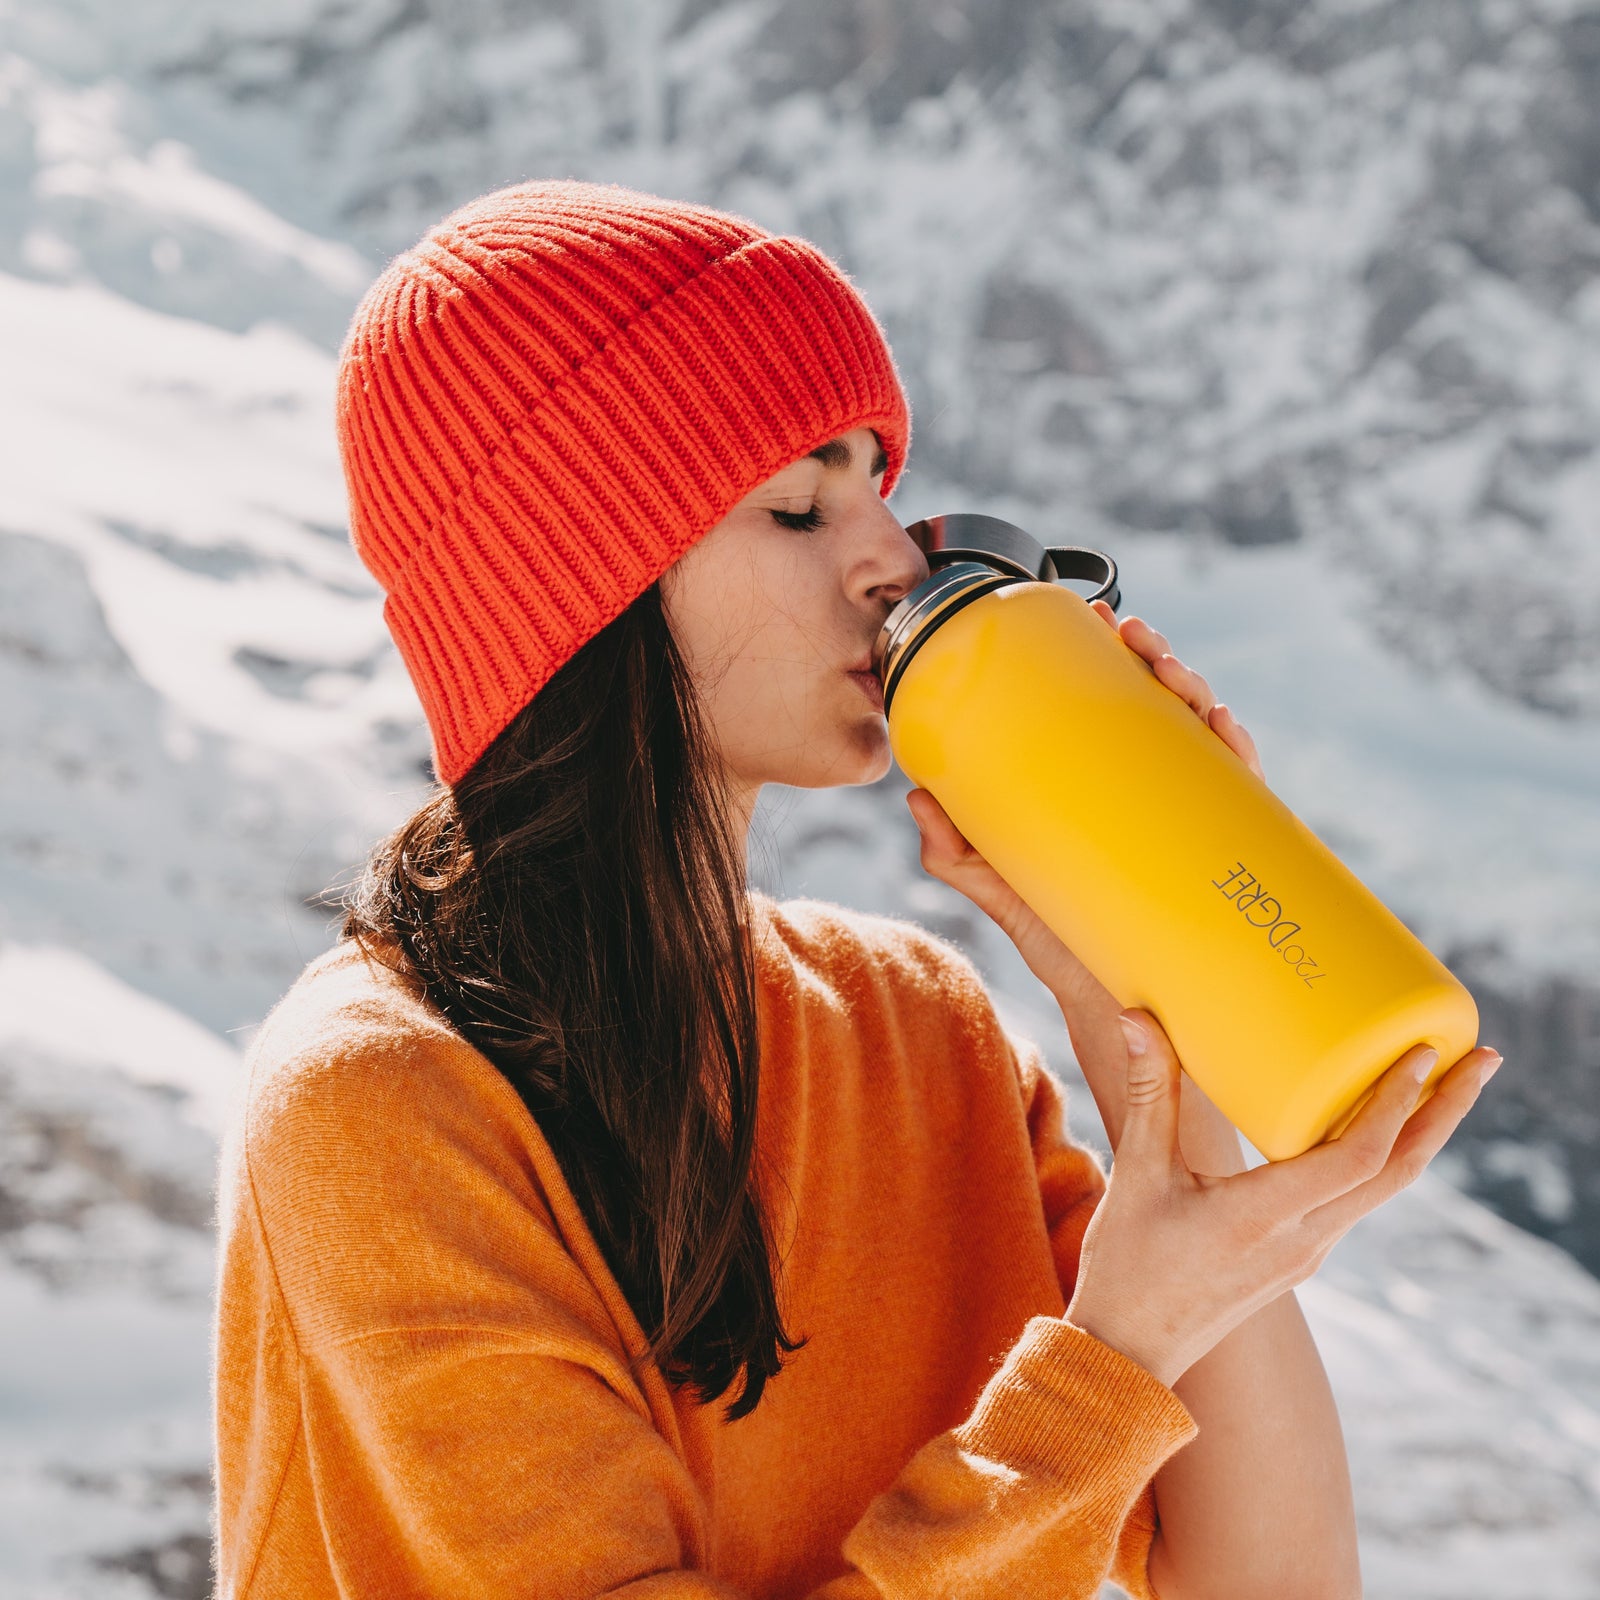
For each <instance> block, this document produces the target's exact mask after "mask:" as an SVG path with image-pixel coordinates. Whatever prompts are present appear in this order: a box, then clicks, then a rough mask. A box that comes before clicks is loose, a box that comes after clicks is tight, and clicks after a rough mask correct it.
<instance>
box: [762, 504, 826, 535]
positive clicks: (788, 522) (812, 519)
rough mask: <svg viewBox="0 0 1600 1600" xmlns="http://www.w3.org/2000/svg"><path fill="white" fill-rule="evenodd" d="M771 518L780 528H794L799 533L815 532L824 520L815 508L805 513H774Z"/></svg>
mask: <svg viewBox="0 0 1600 1600" xmlns="http://www.w3.org/2000/svg"><path fill="white" fill-rule="evenodd" d="M771 516H772V520H773V521H774V522H776V523H777V524H778V526H779V527H780V528H795V529H798V530H799V531H800V532H801V533H813V532H815V531H816V530H817V529H818V528H820V527H821V526H822V524H823V522H824V521H825V520H826V519H825V518H824V517H823V515H822V513H821V512H820V511H819V510H818V509H817V508H816V507H815V506H812V507H810V508H809V509H808V510H806V511H774V512H772V513H771Z"/></svg>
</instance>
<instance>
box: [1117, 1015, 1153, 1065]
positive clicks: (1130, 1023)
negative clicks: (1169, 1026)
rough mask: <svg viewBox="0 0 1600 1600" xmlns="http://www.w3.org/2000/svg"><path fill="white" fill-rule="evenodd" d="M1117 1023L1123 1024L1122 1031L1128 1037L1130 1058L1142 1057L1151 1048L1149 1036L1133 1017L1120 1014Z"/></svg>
mask: <svg viewBox="0 0 1600 1600" xmlns="http://www.w3.org/2000/svg"><path fill="white" fill-rule="evenodd" d="M1117 1021H1118V1022H1120V1023H1121V1024H1122V1031H1123V1033H1124V1034H1126V1035H1127V1038H1128V1054H1129V1055H1130V1056H1142V1055H1143V1054H1144V1053H1145V1051H1146V1050H1147V1049H1148V1048H1149V1046H1150V1036H1149V1034H1147V1033H1146V1032H1145V1031H1144V1029H1143V1028H1142V1027H1140V1026H1139V1024H1138V1023H1137V1022H1135V1021H1134V1020H1133V1018H1132V1017H1124V1016H1121V1015H1120V1014H1119V1015H1118V1017H1117Z"/></svg>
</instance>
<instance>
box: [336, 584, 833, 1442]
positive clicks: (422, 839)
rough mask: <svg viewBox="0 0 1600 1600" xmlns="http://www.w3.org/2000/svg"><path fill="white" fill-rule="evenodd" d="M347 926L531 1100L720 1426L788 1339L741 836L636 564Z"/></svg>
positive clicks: (393, 848) (388, 843)
mask: <svg viewBox="0 0 1600 1600" xmlns="http://www.w3.org/2000/svg"><path fill="white" fill-rule="evenodd" d="M342 903H343V906H344V909H345V917H344V924H343V929H342V931H343V934H344V936H345V937H346V938H353V939H356V940H358V941H360V943H361V944H362V946H363V947H364V948H365V949H367V950H368V951H369V953H371V954H373V955H374V956H376V957H377V958H378V959H381V960H385V961H387V963H388V964H389V965H390V966H391V967H394V968H396V970H400V971H403V972H405V973H407V974H409V975H411V976H413V977H414V978H415V979H416V980H417V981H419V982H420V984H421V985H422V987H423V989H424V991H425V993H426V994H427V996H428V998H429V999H430V1000H431V1001H432V1003H433V1004H434V1005H435V1006H436V1007H437V1008H438V1009H439V1010H440V1011H441V1012H442V1013H443V1014H444V1016H445V1017H446V1019H447V1020H448V1021H449V1022H450V1023H451V1024H452V1025H453V1026H454V1027H455V1028H456V1029H457V1031H458V1032H460V1033H461V1034H462V1035H464V1036H465V1037H466V1039H467V1040H468V1041H470V1042H471V1043H472V1044H473V1045H475V1046H476V1047H477V1048H478V1049H479V1050H481V1051H482V1052H483V1053H484V1055H486V1056H487V1057H488V1058H489V1060H490V1061H491V1062H493V1063H494V1065H495V1066H496V1067H497V1068H498V1069H499V1070H500V1071H501V1072H502V1073H503V1074H504V1075H505V1077H506V1078H507V1080H508V1081H509V1082H510V1083H511V1085H512V1086H513V1087H514V1088H515V1089H516V1091H517V1093H518V1094H519V1095H520V1096H521V1098H522V1101H523V1103H524V1104H525V1105H526V1106H527V1108H528V1110H529V1111H530V1112H531V1113H532V1114H533V1115H534V1117H535V1118H536V1119H537V1121H538V1124H539V1128H540V1131H541V1132H542V1133H543V1134H544V1136H545V1138H546V1139H547V1140H548V1141H549V1143H550V1146H551V1148H552V1149H553V1151H554V1152H555V1155H556V1158H557V1160H558V1161H559V1162H560V1165H561V1169H562V1172H563V1174H564V1176H565V1177H566V1179H567V1181H568V1184H569V1186H570V1187H571V1189H572V1192H573V1194H574V1196H575V1197H576V1199H577V1201H578V1204H579V1206H580V1207H581V1209H582V1211H583V1214H584V1218H585V1220H586V1221H587V1223H588V1225H589V1228H590V1230H591V1232H592V1233H593V1234H594V1237H595V1240H596V1242H597V1243H598V1244H599V1246H600V1249H601V1251H602V1253H603V1254H604V1256H605V1258H606V1262H607V1264H608V1265H609V1266H610V1268H611V1270H612V1272H613V1274H614V1275H615V1277H616V1279H617V1281H618V1283H619V1284H620V1285H621V1287H622V1289H623V1292H624V1293H625V1294H626V1295H627V1297H628V1302H629V1304H630V1305H631V1306H632V1307H633V1310H634V1312H635V1314H636V1315H637V1317H638V1319H639V1323H640V1326H641V1327H642V1328H643V1329H644V1330H645V1332H646V1334H647V1336H648V1338H649V1341H650V1345H649V1349H648V1351H647V1352H645V1354H644V1355H643V1356H642V1357H641V1358H640V1359H641V1360H655V1361H657V1362H658V1363H659V1364H660V1365H661V1368H662V1371H663V1373H664V1375H665V1376H666V1377H667V1378H668V1380H669V1381H671V1382H674V1383H689V1382H692V1383H693V1384H694V1385H695V1387H696V1389H697V1391H698V1397H699V1399H700V1401H701V1402H702V1403H709V1402H710V1401H712V1400H714V1399H716V1398H717V1397H718V1396H719V1395H721V1394H723V1393H725V1392H726V1391H727V1389H728V1388H729V1387H730V1386H731V1384H732V1383H733V1380H734V1378H735V1377H736V1376H737V1375H738V1374H739V1372H740V1371H741V1370H742V1371H743V1373H744V1387H743V1390H742V1392H741V1393H740V1395H739V1397H738V1399H737V1400H736V1401H734V1402H733V1403H732V1404H731V1405H730V1406H729V1407H728V1408H727V1410H726V1412H725V1416H726V1418H727V1420H728V1421H730V1422H732V1421H735V1420H737V1419H738V1418H740V1417H743V1416H747V1415H748V1414H749V1413H750V1412H751V1411H753V1410H754V1409H755V1407H756V1405H757V1403H758V1402H759V1401H760V1399H761V1393H762V1389H763V1388H764V1386H765V1384H766V1380H767V1379H768V1378H770V1377H772V1376H774V1375H775V1374H776V1373H777V1372H778V1370H779V1367H780V1365H781V1360H782V1358H781V1356H780V1353H779V1352H780V1349H781V1350H783V1351H793V1350H797V1349H799V1348H800V1346H801V1345H802V1344H804V1343H805V1341H804V1340H803V1339H802V1340H799V1341H791V1340H790V1339H789V1338H788V1337H787V1335H786V1334H785V1332H784V1329H783V1325H782V1322H781V1320H780V1316H779V1312H778V1306H777V1294H776V1286H775V1283H774V1276H773V1268H772V1264H771V1259H770V1242H769V1238H768V1234H767V1227H766V1220H765V1218H764V1216H763V1214H762V1210H761V1207H760V1204H759V1202H758V1199H757V1195H756V1190H755V1183H754V1170H755V1169H754V1163H755V1149H756V1146H755V1131H756V1102H757V1087H758V1083H759V1078H760V1060H759V1049H758V1035H757V1028H756V1004H755V976H754V958H753V955H752V951H751V947H750V929H749V926H748V920H747V913H746V909H745V907H746V901H745V868H744V858H743V841H742V840H738V839H736V838H735V836H734V830H733V829H732V827H731V824H730V813H729V808H728V805H727V801H726V796H725V792H724V790H723V788H722V786H721V776H720V765H719V763H718V762H717V761H716V760H715V758H714V755H713V752H712V747H711V745H710V742H709V737H708V732H707V729H706V727H705V725H704V722H703V719H702V716H701V713H700V710H699V703H698V700H697V698H696V695H695V690H694V684H693V680H692V677H691V675H690V673H689V670H688V667H687V664H686V663H685V661H684V660H683V657H682V656H681V654H680V653H679V651H678V649H677V647H676V645H675V642H674V640H673V637H672V632H671V629H670V627H669V625H668V620H667V618H666V616H665V614H664V612H663V609H662V605H661V597H660V591H659V589H658V588H657V587H656V586H655V585H652V586H651V587H650V588H649V589H648V590H646V591H645V592H644V594H643V595H641V596H640V598H639V599H637V600H636V601H634V603H633V604H632V605H630V606H628V608H627V609H626V610H624V611H623V612H622V614H621V615H620V616H618V617H617V618H616V619H615V620H614V621H613V622H611V623H610V624H608V625H607V626H606V627H605V628H604V629H602V630H601V632H600V633H599V634H598V635H596V636H595V637H594V638H593V639H591V640H590V641H589V642H588V643H587V644H586V645H585V646H584V647H583V648H582V649H581V650H579V651H578V653H577V654H576V655H574V656H573V657H572V658H571V659H570V660H569V661H567V662H566V663H565V664H564V665H563V666H562V667H561V669H560V670H559V671H558V672H557V673H556V675H555V676H554V677H553V678H552V679H551V680H550V681H549V682H548V683H547V684H546V685H545V686H544V687H543V688H542V689H540V691H539V692H538V693H537V694H536V695H535V696H534V697H533V699H532V701H530V702H529V704H528V705H527V706H526V707H524V709H523V710H522V711H521V712H520V713H519V714H518V715H517V717H516V718H515V719H514V720H513V721H512V722H511V723H510V725H509V726H508V727H507V728H506V729H505V730H504V731H503V732H502V733H501V734H500V735H499V737H498V738H497V739H496V740H495V741H494V743H493V744H492V745H491V746H490V747H489V749H488V751H487V752H486V753H485V754H484V755H483V756H481V757H480V758H479V759H478V760H477V762H476V763H475V764H474V765H473V766H472V768H471V769H470V770H469V771H468V772H467V773H466V775H465V776H464V777H463V778H461V779H460V780H459V781H458V782H457V783H456V784H455V786H454V788H453V789H446V788H443V787H441V788H440V789H439V790H437V791H436V792H435V793H434V794H433V795H432V796H431V797H430V798H429V799H428V800H427V801H426V802H425V803H424V804H423V805H422V806H421V807H420V808H419V809H418V810H417V811H416V812H415V813H414V814H413V815H412V816H411V817H410V818H408V819H407V821H405V822H404V823H402V824H401V826H400V827H399V828H398V829H396V830H395V832H394V833H393V834H391V835H390V836H389V837H388V838H387V839H384V840H383V841H381V842H380V843H379V844H378V845H377V846H376V848H375V849H374V850H373V852H372V855H371V857H370V859H369V860H368V862H367V865H366V868H365V871H364V873H363V875H362V876H361V878H360V879H359V880H358V881H357V882H356V883H355V884H354V885H353V887H352V888H351V889H350V890H349V891H348V892H347V893H346V894H345V895H344V896H343V902H342Z"/></svg>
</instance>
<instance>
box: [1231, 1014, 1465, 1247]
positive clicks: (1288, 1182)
mask: <svg viewBox="0 0 1600 1600" xmlns="http://www.w3.org/2000/svg"><path fill="white" fill-rule="evenodd" d="M1437 1059H1438V1052H1437V1051H1434V1050H1431V1049H1428V1048H1426V1047H1424V1046H1422V1045H1414V1046H1413V1047H1412V1048H1411V1049H1409V1050H1407V1051H1406V1053H1405V1054H1404V1055H1402V1056H1401V1057H1400V1058H1399V1059H1398V1060H1397V1061H1396V1062H1395V1063H1394V1064H1393V1065H1392V1066H1391V1067H1390V1068H1389V1069H1388V1071H1387V1072H1385V1073H1384V1074H1383V1075H1382V1076H1381V1077H1380V1078H1378V1080H1377V1081H1376V1082H1375V1083H1374V1084H1373V1086H1372V1093H1371V1095H1370V1097H1369V1098H1368V1100H1367V1102H1366V1104H1365V1105H1363V1106H1362V1107H1361V1109H1360V1110H1359V1111H1358V1112H1357V1113H1356V1114H1355V1116H1354V1117H1352V1118H1351V1119H1350V1122H1349V1123H1348V1124H1347V1125H1346V1127H1345V1129H1344V1131H1343V1132H1342V1133H1341V1134H1340V1135H1339V1136H1338V1137H1337V1138H1336V1139H1328V1140H1325V1141H1324V1142H1323V1143H1322V1144H1319V1145H1314V1146H1312V1148H1311V1149H1309V1150H1307V1151H1305V1152H1304V1153H1303V1154H1301V1155H1298V1156H1291V1157H1289V1158H1288V1159H1287V1160H1284V1161H1274V1162H1268V1163H1266V1164H1265V1165H1264V1166H1259V1167H1253V1168H1251V1170H1250V1171H1249V1172H1247V1173H1245V1174H1243V1178H1244V1179H1245V1180H1246V1181H1247V1182H1249V1183H1250V1184H1251V1186H1252V1187H1262V1188H1268V1187H1270V1188H1271V1190H1272V1196H1273V1199H1272V1203H1273V1204H1274V1205H1275V1206H1277V1207H1279V1208H1281V1209H1288V1210H1293V1211H1296V1212H1298V1213H1299V1214H1300V1215H1301V1216H1304V1215H1305V1214H1306V1213H1308V1212H1310V1211H1313V1210H1315V1209H1316V1208H1317V1207H1318V1206H1322V1205H1326V1204H1328V1203H1329V1202H1331V1201H1333V1200H1337V1199H1338V1198H1339V1196H1340V1195H1343V1194H1348V1193H1349V1192H1350V1191H1351V1190H1352V1189H1355V1188H1357V1187H1358V1186H1359V1185H1361V1184H1363V1183H1366V1182H1368V1181H1370V1180H1371V1179H1372V1178H1375V1177H1376V1176H1377V1175H1378V1174H1379V1173H1380V1172H1381V1171H1382V1170H1383V1167H1384V1163H1385V1162H1386V1161H1387V1160H1388V1159H1389V1154H1390V1151H1391V1150H1392V1149H1393V1148H1394V1143H1395V1140H1396V1139H1397V1138H1398V1137H1399V1134H1400V1129H1401V1128H1402V1127H1403V1126H1404V1124H1405V1120H1406V1118H1407V1117H1408V1116H1409V1115H1410V1114H1411V1112H1412V1110H1413V1109H1414V1108H1415V1106H1416V1104H1417V1099H1418V1096H1419V1094H1420V1093H1421V1089H1422V1079H1423V1078H1424V1077H1425V1076H1426V1075H1427V1074H1428V1072H1430V1071H1431V1070H1432V1069H1433V1066H1434V1064H1435V1062H1436V1061H1437Z"/></svg>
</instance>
